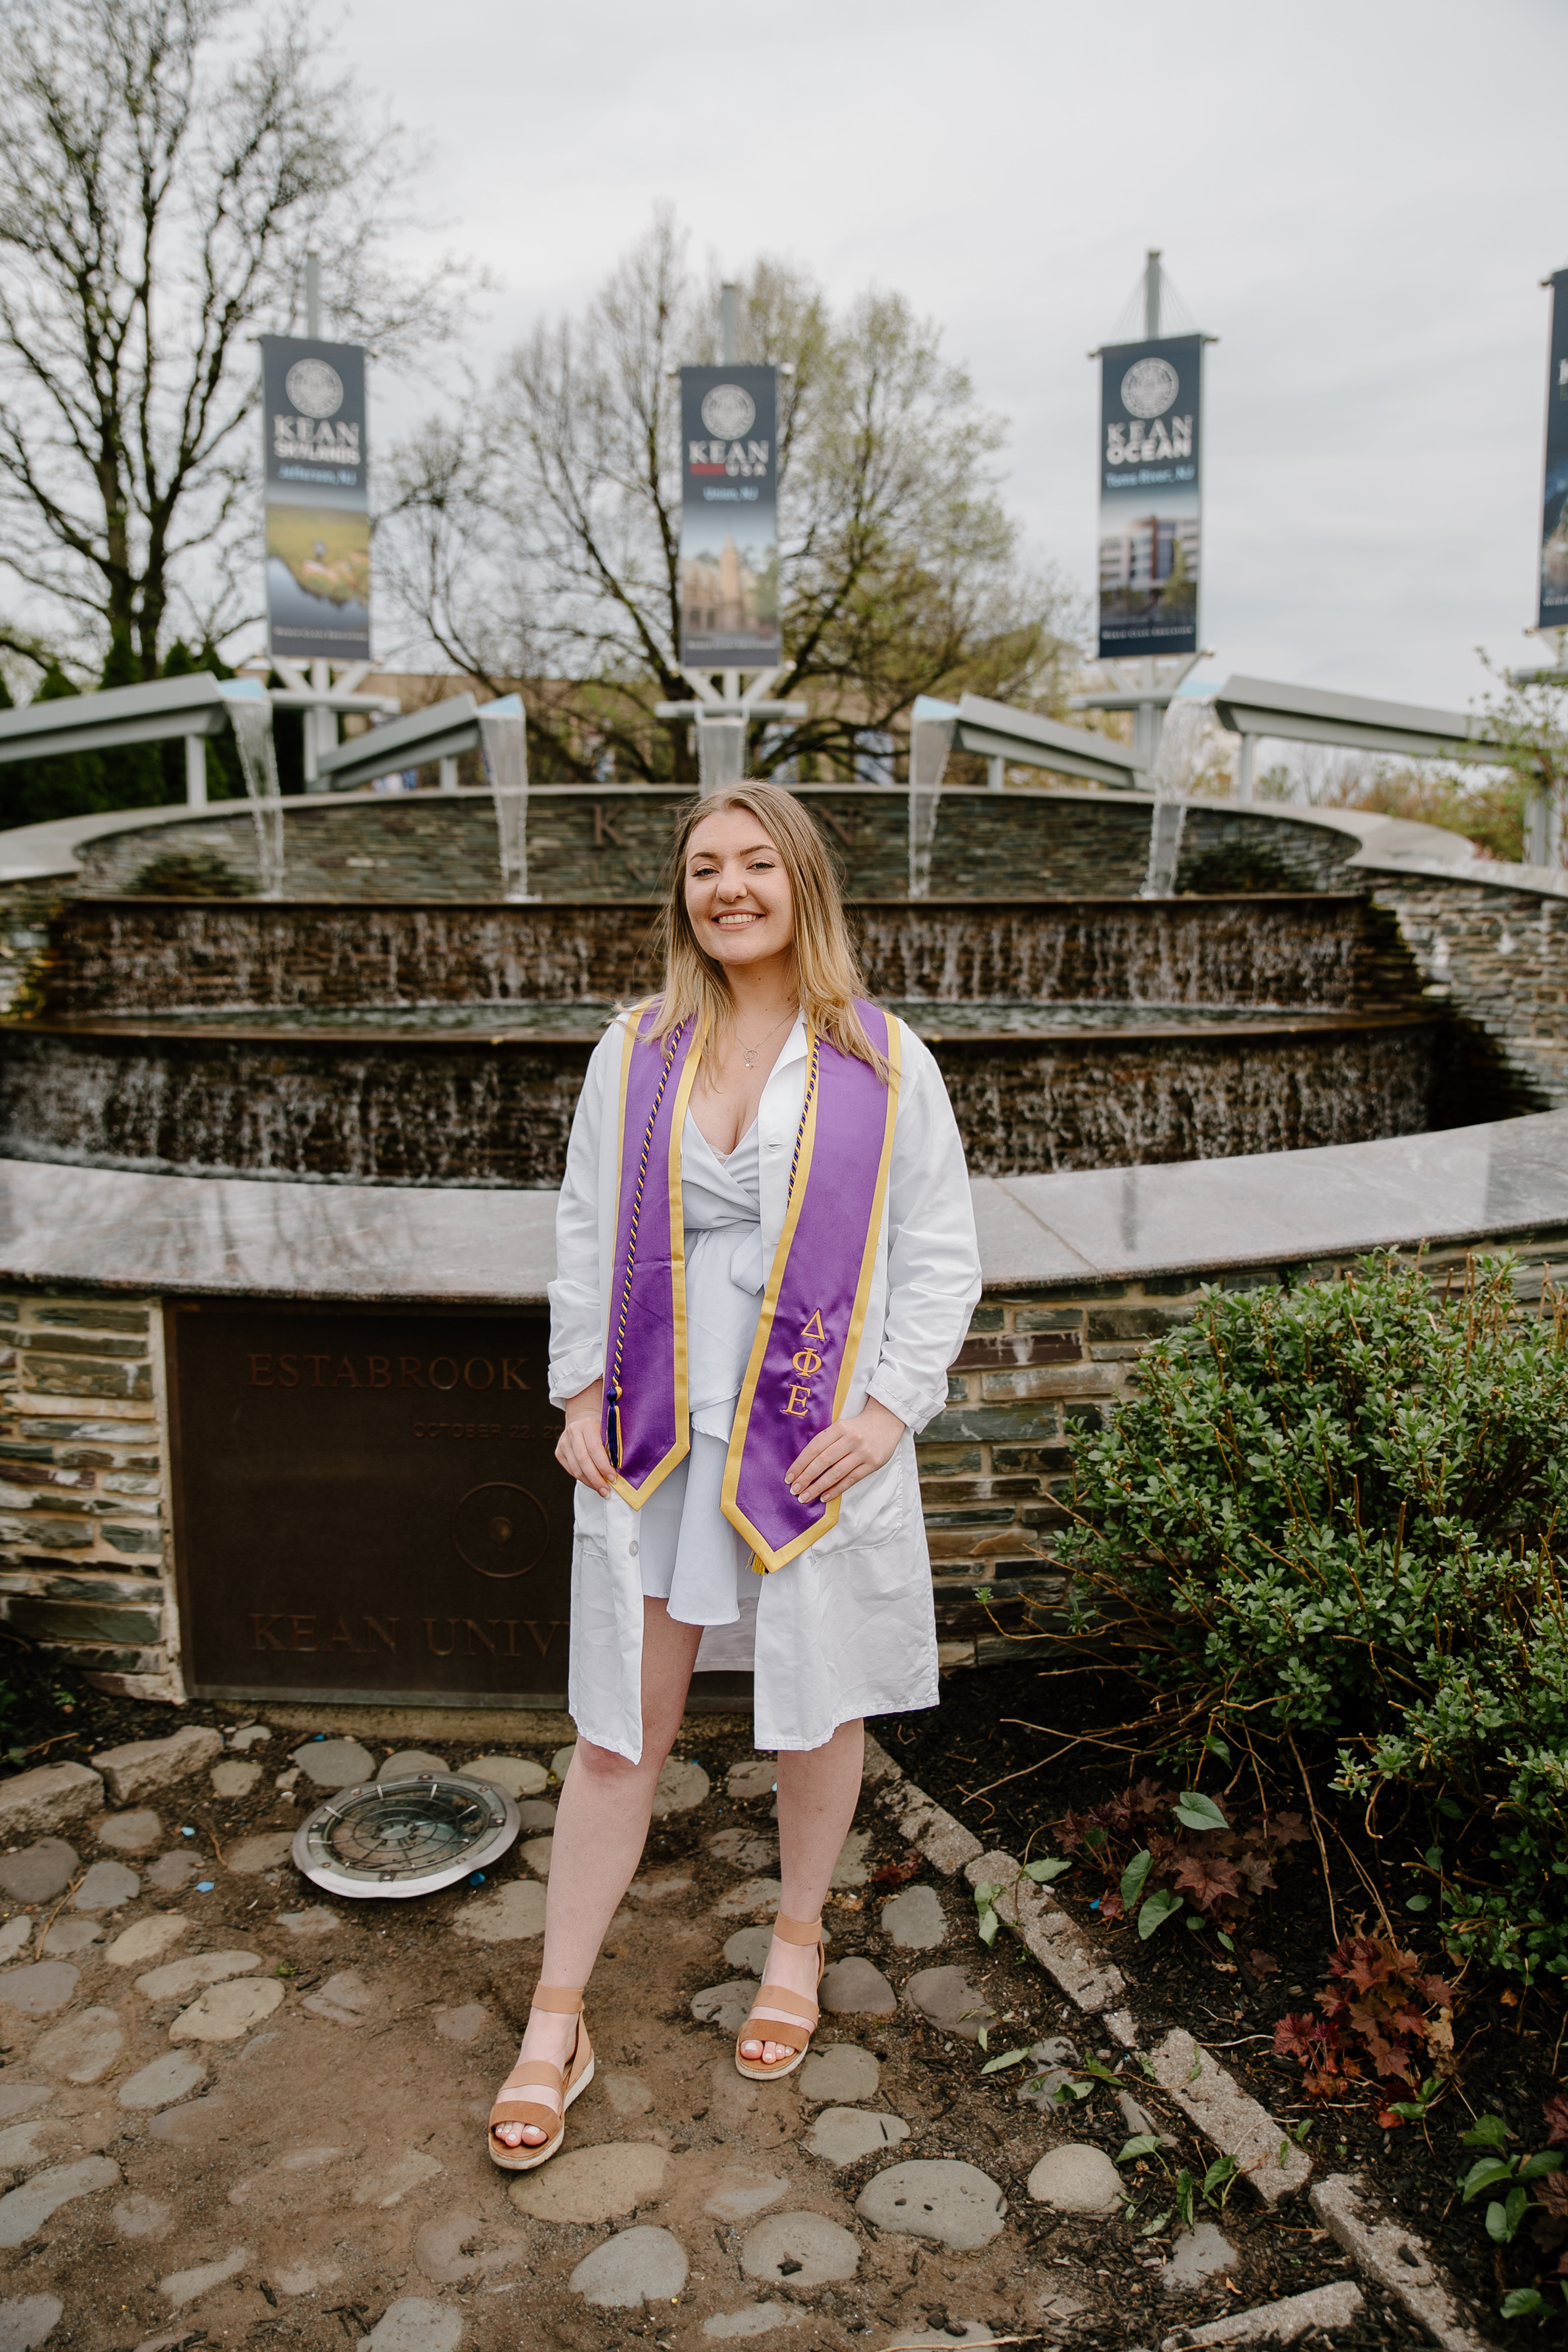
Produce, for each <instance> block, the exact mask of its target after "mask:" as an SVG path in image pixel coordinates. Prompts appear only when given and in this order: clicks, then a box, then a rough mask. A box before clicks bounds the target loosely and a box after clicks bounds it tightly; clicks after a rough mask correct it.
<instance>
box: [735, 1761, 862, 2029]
mask: <svg viewBox="0 0 1568 2352" xmlns="http://www.w3.org/2000/svg"><path fill="white" fill-rule="evenodd" d="M865 1762H866V1727H865V1725H864V1724H863V1723H860V1722H856V1723H841V1724H840V1725H839V1727H838V1728H837V1731H836V1732H835V1733H834V1735H833V1737H832V1738H831V1739H830V1740H828V1741H827V1743H826V1746H824V1747H822V1748H805V1749H804V1750H797V1751H796V1752H795V1753H793V1754H792V1753H790V1752H789V1751H788V1750H785V1751H784V1752H783V1753H781V1755H780V1757H779V1769H778V1784H779V1876H780V1879H781V1881H782V1883H783V1885H784V1895H783V1896H782V1898H781V1900H780V1903H779V1909H780V1910H781V1911H783V1912H784V1914H785V1916H787V1917H789V1918H791V1919H805V1920H811V1919H816V1918H818V1917H820V1916H821V1912H822V1905H823V1898H824V1897H825V1895H826V1893H827V1882H828V1880H829V1879H830V1878H831V1877H832V1875H833V1865H834V1864H835V1863H836V1862H837V1859H838V1855H839V1850H840V1848H841V1847H842V1845H843V1843H844V1841H845V1839H846V1838H847V1836H848V1834H849V1825H850V1823H851V1822H853V1820H854V1819H855V1808H856V1806H857V1804H858V1802H859V1799H860V1775H861V1772H862V1770H863V1769H864V1767H865ZM763 1983H764V1984H776V1985H787V1986H788V1987H789V1989H790V1990H791V1991H792V1992H804V1993H807V1994H810V1995H813V1996H815V1994H816V1952H815V1950H814V1949H813V1948H812V1947H811V1946H810V1945H809V1944H786V1943H785V1942H784V1939H783V1938H782V1937H776V1936H775V1937H774V1938H773V1948H772V1950H771V1951H770V1952H769V1954H768V1964H767V1967H766V1968H765V1969H763ZM741 2055H742V2057H743V2058H748V2059H751V2060H752V2062H753V2063H755V2062H757V2061H760V2062H761V2063H763V2065H764V2066H775V2065H777V2064H778V2063H779V2062H780V2060H781V2059H785V2058H793V2057H794V2055H795V2053H794V2051H793V2050H790V2049H789V2048H787V2047H786V2045H785V2044H784V2042H742V2044H741Z"/></svg>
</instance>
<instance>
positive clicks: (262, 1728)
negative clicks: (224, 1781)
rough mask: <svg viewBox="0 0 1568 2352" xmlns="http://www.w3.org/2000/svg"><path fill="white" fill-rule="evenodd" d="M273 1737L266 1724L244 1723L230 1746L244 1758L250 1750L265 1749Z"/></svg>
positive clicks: (230, 1742)
mask: <svg viewBox="0 0 1568 2352" xmlns="http://www.w3.org/2000/svg"><path fill="white" fill-rule="evenodd" d="M271 1737H272V1734H271V1732H270V1731H269V1730H268V1727H267V1725H266V1724H264V1723H242V1724H241V1725H240V1727H239V1729H238V1730H237V1732H236V1733H235V1735H234V1738H232V1739H231V1740H230V1741H229V1743H228V1744H229V1746H230V1747H231V1748H236V1749H237V1750H238V1752H239V1754H240V1755H242V1756H243V1755H244V1754H246V1752H247V1750H248V1749H249V1748H265V1747H266V1745H267V1743H268V1740H269V1739H270V1738H271Z"/></svg>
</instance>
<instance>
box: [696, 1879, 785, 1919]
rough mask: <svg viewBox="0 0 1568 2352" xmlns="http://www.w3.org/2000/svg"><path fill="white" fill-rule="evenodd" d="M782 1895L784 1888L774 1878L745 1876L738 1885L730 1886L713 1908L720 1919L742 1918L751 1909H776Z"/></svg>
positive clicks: (749, 1913) (767, 1910) (770, 1911)
mask: <svg viewBox="0 0 1568 2352" xmlns="http://www.w3.org/2000/svg"><path fill="white" fill-rule="evenodd" d="M783 1897H784V1888H783V1886H782V1885H781V1884H780V1882H779V1881H778V1880H777V1879H776V1878H745V1879H742V1882H741V1884H740V1885H739V1886H731V1889H730V1892H729V1893H728V1895H724V1896H723V1897H722V1898H721V1900H720V1901H719V1902H717V1903H715V1905H714V1906H713V1910H714V1914H715V1916H717V1917H718V1918H721V1919H744V1918H747V1917H748V1916H750V1915H751V1913H752V1912H753V1911H766V1912H768V1913H770V1914H771V1913H773V1912H774V1911H776V1910H777V1909H778V1907H779V1904H780V1902H781V1901H782V1900H783Z"/></svg>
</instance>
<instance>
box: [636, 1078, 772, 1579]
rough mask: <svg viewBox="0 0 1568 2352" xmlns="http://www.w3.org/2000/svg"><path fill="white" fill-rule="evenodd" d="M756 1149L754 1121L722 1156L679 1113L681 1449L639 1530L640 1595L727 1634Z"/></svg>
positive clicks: (754, 1229) (755, 1238)
mask: <svg viewBox="0 0 1568 2352" xmlns="http://www.w3.org/2000/svg"><path fill="white" fill-rule="evenodd" d="M761 1157H762V1154H761V1148H760V1145H759V1143H758V1139H757V1126H756V1121H755V1120H754V1119H753V1120H752V1124H751V1126H750V1127H749V1128H748V1129H747V1130H746V1132H745V1134H744V1135H743V1136H742V1138H741V1140H740V1142H739V1143H738V1144H737V1145H736V1146H735V1149H734V1150H733V1151H731V1153H730V1154H729V1156H728V1157H727V1158H725V1157H722V1156H721V1154H720V1153H719V1152H717V1151H715V1150H714V1149H713V1146H712V1145H711V1144H710V1142H709V1140H708V1139H707V1137H706V1136H705V1135H704V1134H703V1132H702V1129H700V1127H699V1126H698V1124H697V1121H696V1120H695V1119H694V1118H692V1116H691V1113H690V1112H689V1111H688V1112H687V1114H686V1126H685V1129H684V1130H683V1132H682V1134H681V1139H680V1200H681V1207H682V1210H683V1212H684V1214H685V1230H686V1329H687V1360H688V1363H689V1366H690V1398H689V1402H690V1411H691V1451H690V1453H689V1454H688V1455H687V1457H686V1459H685V1461H684V1462H681V1463H679V1464H678V1465H677V1466H676V1467H675V1468H674V1469H673V1470H672V1471H671V1472H670V1474H669V1475H668V1478H666V1479H665V1481H664V1483H663V1484H662V1486H658V1487H656V1488H655V1490H654V1492H653V1493H652V1494H651V1495H650V1496H648V1499H647V1502H646V1503H645V1504H644V1505H643V1507H642V1509H641V1510H640V1511H639V1512H638V1514H637V1517H639V1519H640V1520H641V1521H642V1527H641V1530H640V1549H639V1552H638V1555H637V1557H638V1564H639V1566H640V1569H641V1572H642V1589H643V1591H644V1592H645V1593H646V1594H647V1597H648V1599H649V1600H650V1601H664V1602H665V1603H666V1604H667V1606H668V1611H669V1613H670V1615H671V1616H672V1617H673V1618H675V1619H677V1620H678V1622H679V1623H680V1624H682V1625H733V1624H736V1623H738V1622H739V1621H740V1617H741V1614H742V1606H743V1605H744V1604H749V1603H750V1602H751V1601H752V1595H751V1594H750V1593H748V1592H747V1591H746V1590H745V1584H743V1583H742V1578H744V1579H745V1580H746V1583H751V1584H754V1583H755V1582H756V1581H757V1579H756V1575H755V1571H754V1570H752V1565H751V1559H752V1553H751V1547H750V1545H749V1544H748V1543H747V1542H746V1540H745V1538H744V1537H743V1536H742V1535H741V1534H740V1533H739V1532H738V1531H737V1530H736V1529H735V1528H732V1527H731V1525H730V1522H729V1520H728V1519H727V1518H726V1517H724V1513H723V1510H722V1508H721V1496H722V1493H723V1486H724V1461H725V1456H726V1455H727V1454H728V1453H729V1450H730V1432H731V1428H732V1427H733V1425H734V1419H735V1407H736V1405H737V1403H738V1402H739V1401H740V1395H741V1387H742V1381H744V1380H745V1377H746V1366H747V1363H748V1362H749V1360H750V1359H751V1353H752V1340H753V1339H755V1338H756V1336H757V1317H758V1314H759V1313H760V1311H761V1308H762V1302H763V1290H764V1289H765V1288H766V1286H767V1273H766V1269H765V1267H764V1266H763V1209H762V1173H761V1167H760V1161H761Z"/></svg>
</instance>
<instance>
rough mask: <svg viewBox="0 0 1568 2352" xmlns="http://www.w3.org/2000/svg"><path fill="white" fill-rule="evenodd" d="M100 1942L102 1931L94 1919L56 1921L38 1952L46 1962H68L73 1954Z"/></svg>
mask: <svg viewBox="0 0 1568 2352" xmlns="http://www.w3.org/2000/svg"><path fill="white" fill-rule="evenodd" d="M102 1941H103V1929H102V1928H101V1927H100V1925H99V1923H98V1921H97V1920H96V1919H57V1920H56V1921H55V1922H54V1924H53V1925H52V1926H51V1927H49V1928H48V1930H47V1933H46V1934H45V1937H44V1940H43V1942H42V1943H41V1944H40V1945H39V1947H38V1951H39V1954H40V1957H41V1958H44V1959H46V1960H68V1959H69V1958H70V1957H71V1955H72V1953H73V1952H85V1951H86V1950H87V1949H88V1948H89V1945H92V1944H100V1943H101V1942H102Z"/></svg>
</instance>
